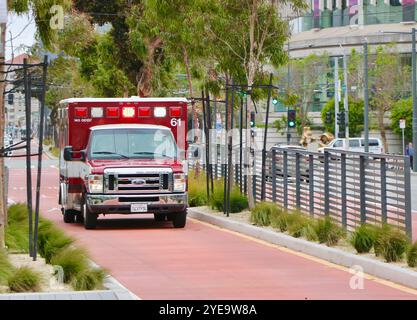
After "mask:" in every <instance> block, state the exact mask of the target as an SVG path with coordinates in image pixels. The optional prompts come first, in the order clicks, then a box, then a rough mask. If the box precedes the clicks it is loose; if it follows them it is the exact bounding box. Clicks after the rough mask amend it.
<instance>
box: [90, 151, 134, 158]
mask: <svg viewBox="0 0 417 320" xmlns="http://www.w3.org/2000/svg"><path fill="white" fill-rule="evenodd" d="M93 154H115V155H118V156H121V157H122V158H124V159H130V158H129V157H128V156H125V155H124V154H121V153H117V152H112V151H96V152H93Z"/></svg>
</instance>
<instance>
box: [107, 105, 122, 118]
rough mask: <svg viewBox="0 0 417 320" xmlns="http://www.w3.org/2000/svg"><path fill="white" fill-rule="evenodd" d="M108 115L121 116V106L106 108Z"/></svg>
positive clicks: (108, 116) (109, 116)
mask: <svg viewBox="0 0 417 320" xmlns="http://www.w3.org/2000/svg"><path fill="white" fill-rule="evenodd" d="M106 117H107V118H119V107H109V108H106Z"/></svg>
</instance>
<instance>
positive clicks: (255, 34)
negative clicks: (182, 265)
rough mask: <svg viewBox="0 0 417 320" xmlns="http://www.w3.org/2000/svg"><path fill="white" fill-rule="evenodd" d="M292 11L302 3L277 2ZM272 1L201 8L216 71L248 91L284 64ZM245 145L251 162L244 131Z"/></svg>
mask: <svg viewBox="0 0 417 320" xmlns="http://www.w3.org/2000/svg"><path fill="white" fill-rule="evenodd" d="M285 4H288V5H290V6H291V7H292V8H294V9H295V10H299V9H304V8H306V5H305V2H304V1H302V0H290V1H280V5H285ZM279 8H280V7H279V6H278V5H277V3H276V1H265V0H228V1H226V0H207V1H205V2H204V5H203V6H202V18H203V21H204V30H205V37H207V38H208V40H209V42H212V43H216V44H217V45H216V46H215V47H213V49H212V50H213V51H212V52H211V55H212V56H213V58H214V59H213V60H214V61H216V62H217V67H218V69H219V70H221V71H223V72H224V73H226V74H227V75H229V76H231V77H233V78H234V79H235V80H236V81H240V82H243V81H245V82H246V84H247V85H248V88H249V90H251V89H252V86H253V85H254V84H255V82H256V79H262V78H263V77H264V75H265V71H264V68H265V66H266V65H268V64H269V65H273V66H280V65H282V64H283V63H285V62H286V61H287V55H286V53H285V51H284V50H283V46H284V44H285V42H286V40H287V39H288V37H289V28H288V24H287V22H285V21H284V20H282V19H281V18H280V15H279V12H278V10H279ZM253 109H254V108H253V103H252V101H251V100H249V102H248V119H247V121H248V123H249V122H250V114H251V112H252V111H253ZM246 141H247V142H249V143H248V145H247V150H246V159H247V161H248V163H252V154H251V152H250V148H251V147H252V145H253V137H252V136H251V133H250V130H247V132H246ZM251 176H252V168H251V166H249V167H248V171H247V188H248V196H249V206H250V208H253V206H254V198H253V192H252V190H253V185H252V177H251Z"/></svg>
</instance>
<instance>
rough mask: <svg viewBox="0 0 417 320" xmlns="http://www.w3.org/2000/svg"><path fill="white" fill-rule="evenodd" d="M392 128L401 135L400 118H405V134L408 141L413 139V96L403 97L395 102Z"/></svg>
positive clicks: (392, 111)
mask: <svg viewBox="0 0 417 320" xmlns="http://www.w3.org/2000/svg"><path fill="white" fill-rule="evenodd" d="M390 119H391V128H392V130H393V131H394V132H395V133H397V134H399V135H401V134H402V129H401V128H400V120H401V119H405V129H404V136H405V138H406V139H407V140H408V141H411V140H412V135H413V128H412V127H413V101H412V99H411V98H409V99H402V100H398V101H396V102H394V105H393V107H392V110H391V116H390Z"/></svg>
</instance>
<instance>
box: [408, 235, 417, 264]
mask: <svg viewBox="0 0 417 320" xmlns="http://www.w3.org/2000/svg"><path fill="white" fill-rule="evenodd" d="M407 265H408V266H409V267H410V268H415V267H417V241H416V242H414V244H413V245H411V246H410V247H409V248H408V250H407Z"/></svg>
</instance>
